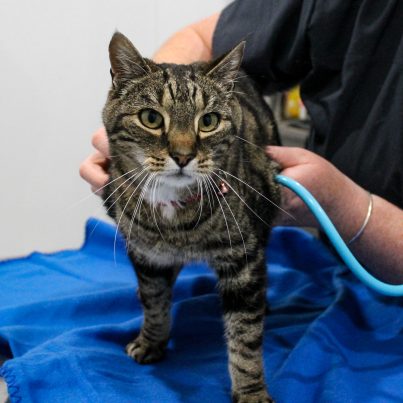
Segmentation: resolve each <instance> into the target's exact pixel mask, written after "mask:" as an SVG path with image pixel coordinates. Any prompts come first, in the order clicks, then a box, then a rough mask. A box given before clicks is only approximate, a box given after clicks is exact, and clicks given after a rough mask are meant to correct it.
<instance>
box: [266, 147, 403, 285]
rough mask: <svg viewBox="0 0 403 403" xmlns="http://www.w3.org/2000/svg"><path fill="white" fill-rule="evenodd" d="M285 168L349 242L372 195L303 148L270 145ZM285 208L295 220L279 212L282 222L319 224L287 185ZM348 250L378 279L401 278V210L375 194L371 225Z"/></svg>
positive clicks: (399, 281)
mask: <svg viewBox="0 0 403 403" xmlns="http://www.w3.org/2000/svg"><path fill="white" fill-rule="evenodd" d="M268 153H269V155H270V157H271V158H272V159H274V160H275V161H277V162H278V163H279V164H280V166H281V167H282V172H281V173H282V174H284V175H286V176H289V177H290V178H292V179H295V180H296V181H298V182H300V183H301V184H302V185H303V186H305V187H306V188H307V189H308V190H309V191H310V192H311V193H312V194H313V196H314V197H315V198H316V199H317V200H318V202H319V203H320V204H321V206H322V207H323V208H324V210H325V211H326V213H327V214H328V215H329V217H330V219H331V220H332V221H333V223H334V224H335V226H336V228H337V229H338V231H339V232H340V234H341V236H342V238H343V239H344V240H345V241H349V240H350V239H352V238H353V237H354V235H355V234H356V233H357V231H358V230H359V229H360V228H361V226H362V224H363V222H364V221H365V217H366V215H367V212H368V206H369V195H368V192H367V191H366V190H364V189H363V188H361V187H360V186H358V185H357V184H356V183H354V182H353V181H352V180H351V179H349V178H348V177H347V176H345V175H344V174H343V173H342V172H340V171H339V170H338V169H337V168H336V167H334V166H333V165H332V164H331V163H330V162H328V161H326V160H325V159H323V158H321V157H319V156H318V155H316V154H314V153H311V152H310V151H307V150H304V149H301V148H289V147H274V146H271V147H270V148H269V149H268ZM282 207H283V208H284V209H285V210H286V211H288V212H289V213H291V214H292V215H293V216H294V217H295V218H296V219H297V221H294V220H290V218H289V217H288V216H285V215H281V216H280V217H279V223H281V224H285V225H300V226H311V227H317V226H318V224H317V221H316V220H315V218H314V217H313V215H312V214H311V213H310V212H309V211H308V208H307V207H306V206H305V204H304V203H303V202H302V201H301V199H300V198H299V197H298V196H296V195H295V194H294V193H293V192H291V191H290V190H288V189H284V190H283V204H282ZM350 249H351V250H352V252H353V253H354V255H355V256H356V257H357V259H358V260H360V261H361V263H362V264H363V265H364V266H365V267H366V268H367V269H368V270H369V271H370V272H371V273H372V274H373V275H374V276H376V277H377V278H379V279H381V280H383V281H386V282H389V283H395V284H402V283H403V211H402V210H401V209H399V208H398V207H396V206H394V205H393V204H391V203H389V202H388V201H386V200H384V199H382V198H381V197H379V196H376V195H373V209H372V214H371V216H370V219H369V221H368V224H367V226H366V227H365V230H364V232H363V233H362V234H361V236H360V237H359V238H358V239H356V240H355V241H354V242H353V243H352V244H351V245H350Z"/></svg>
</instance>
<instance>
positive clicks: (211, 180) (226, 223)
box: [206, 176, 234, 254]
mask: <svg viewBox="0 0 403 403" xmlns="http://www.w3.org/2000/svg"><path fill="white" fill-rule="evenodd" d="M206 178H207V181H208V183H209V184H210V186H211V188H212V191H213V194H214V195H215V197H216V198H217V201H218V204H219V206H220V209H221V212H222V214H223V217H224V221H225V226H226V227H227V232H228V241H229V245H230V248H231V254H232V253H233V252H234V251H233V249H232V242H231V234H230V231H229V226H228V221H227V217H226V215H225V212H224V209H223V207H222V205H221V202H220V198H219V197H218V195H217V193H216V192H215V190H214V186H213V185H212V182H214V181H213V179H212V178H210V176H206Z"/></svg>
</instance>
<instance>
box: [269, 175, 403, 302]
mask: <svg viewBox="0 0 403 403" xmlns="http://www.w3.org/2000/svg"><path fill="white" fill-rule="evenodd" d="M275 180H276V182H277V183H279V184H281V185H283V186H285V187H287V188H289V189H291V190H292V191H293V192H294V193H295V194H296V195H297V196H299V197H300V198H301V199H302V201H303V202H304V203H305V204H306V205H307V206H308V208H309V210H310V211H311V212H312V214H313V215H314V216H315V217H316V219H317V220H318V221H319V224H320V225H321V227H322V229H323V231H324V232H325V233H326V235H327V236H328V237H329V240H330V241H331V243H332V244H333V246H334V248H335V249H336V251H337V252H338V254H339V255H340V257H341V258H342V260H343V261H344V263H345V264H346V266H347V267H348V268H349V269H350V270H351V271H352V272H353V273H354V274H355V275H356V276H357V277H358V278H359V279H360V280H361V281H362V282H363V283H364V284H366V285H367V286H368V287H370V288H372V289H373V290H375V291H377V292H379V293H381V294H384V295H388V296H392V297H401V296H403V284H398V285H395V284H387V283H384V282H382V281H380V280H378V279H377V278H375V277H374V276H372V275H371V274H369V273H368V272H367V270H366V269H365V268H364V267H363V266H362V265H361V264H360V263H359V262H358V260H357V259H356V258H355V257H354V255H353V254H352V253H351V251H350V249H349V248H348V247H347V245H346V244H345V242H344V241H343V239H342V238H341V236H340V234H339V233H338V232H337V230H336V228H335V226H334V225H333V223H332V222H331V221H330V218H329V217H328V216H327V214H326V213H325V211H324V210H323V208H322V207H321V206H320V204H319V203H318V202H317V200H316V199H315V198H314V197H313V196H312V194H311V193H310V192H309V191H308V190H307V189H306V188H304V187H303V186H302V185H301V184H300V183H298V182H296V181H295V180H293V179H291V178H289V177H287V176H284V175H277V176H276V177H275Z"/></svg>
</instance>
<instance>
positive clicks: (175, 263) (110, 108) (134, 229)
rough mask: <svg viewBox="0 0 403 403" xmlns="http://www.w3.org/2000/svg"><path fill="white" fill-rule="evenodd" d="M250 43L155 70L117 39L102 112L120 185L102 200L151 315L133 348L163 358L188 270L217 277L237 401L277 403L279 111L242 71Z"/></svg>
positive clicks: (142, 358)
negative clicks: (267, 373)
mask: <svg viewBox="0 0 403 403" xmlns="http://www.w3.org/2000/svg"><path fill="white" fill-rule="evenodd" d="M243 50H244V43H240V44H239V45H238V46H236V47H235V48H234V49H233V50H231V51H230V52H229V53H227V54H226V55H224V56H222V57H221V58H219V59H217V60H215V61H213V62H211V63H194V64H191V65H174V64H156V63H154V62H152V61H151V60H148V59H145V58H143V57H141V55H140V54H139V53H138V51H137V50H136V49H135V48H134V46H133V45H132V43H131V42H130V41H129V40H128V39H127V38H126V37H125V36H124V35H122V34H121V33H118V32H117V33H115V34H114V36H113V38H112V40H111V42H110V45H109V55H110V62H111V75H112V88H111V90H110V92H109V95H108V99H107V102H106V106H105V108H104V111H103V121H104V124H105V127H106V130H107V133H108V140H109V143H110V153H111V163H110V167H109V173H110V178H111V181H110V183H109V185H108V187H107V191H106V192H105V194H104V198H105V201H106V203H105V204H106V206H107V207H108V211H109V214H110V215H111V216H112V217H113V218H114V219H115V220H116V222H117V224H118V228H119V229H120V230H121V231H122V233H123V235H124V237H125V239H126V242H127V248H128V253H129V255H130V258H131V261H132V262H133V265H134V269H135V272H136V274H137V278H138V284H139V290H138V294H139V297H140V300H141V302H142V306H143V310H144V323H143V327H142V329H141V332H140V334H139V335H138V336H137V338H136V339H135V340H133V341H132V342H131V343H129V344H128V345H127V347H126V351H127V353H128V355H129V356H131V357H132V358H134V359H135V360H136V361H137V362H139V363H141V364H148V363H152V362H154V361H157V360H159V359H160V358H162V355H163V351H164V348H165V346H166V344H167V341H168V338H169V332H170V307H171V296H172V287H173V285H174V282H175V279H176V277H177V275H178V273H179V271H180V270H181V267H182V266H183V265H184V264H185V263H187V262H189V261H206V262H208V264H209V265H210V266H211V267H212V268H214V270H215V271H216V273H217V275H218V288H219V292H220V294H221V296H222V307H223V314H224V321H225V329H226V331H225V333H226V339H227V346H228V355H229V372H230V376H231V380H232V398H233V401H235V402H248V403H251V402H270V401H272V400H271V398H270V397H269V395H268V393H267V391H266V387H265V381H264V374H263V365H262V360H263V359H262V337H263V320H264V314H265V289H266V263H265V247H266V244H267V239H268V236H269V230H270V224H271V222H272V221H273V218H274V215H275V211H276V208H275V207H274V206H275V204H279V189H278V187H277V185H276V184H275V183H274V180H273V178H274V173H275V164H274V163H273V162H272V161H270V160H269V159H268V157H267V156H266V155H265V153H264V151H263V148H264V146H265V145H267V144H269V143H273V142H275V141H276V137H277V131H276V127H275V124H274V121H273V118H272V113H271V111H270V109H269V108H268V106H267V105H266V104H265V102H264V101H263V100H262V98H261V96H260V95H259V93H258V91H257V90H256V88H255V86H254V84H252V82H251V81H250V80H249V79H248V78H247V77H246V76H243V77H242V75H243V74H239V68H240V64H241V60H242V56H243Z"/></svg>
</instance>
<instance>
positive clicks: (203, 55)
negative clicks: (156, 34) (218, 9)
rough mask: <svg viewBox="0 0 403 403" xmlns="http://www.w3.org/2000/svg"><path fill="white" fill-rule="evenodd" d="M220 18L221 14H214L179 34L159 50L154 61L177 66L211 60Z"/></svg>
mask: <svg viewBox="0 0 403 403" xmlns="http://www.w3.org/2000/svg"><path fill="white" fill-rule="evenodd" d="M218 18H219V13H216V14H213V15H212V16H210V17H208V18H206V19H204V20H201V21H199V22H197V23H194V24H191V25H189V26H187V27H186V28H184V29H182V30H181V31H179V32H177V33H176V34H174V35H173V36H172V37H171V38H169V39H168V40H167V41H166V42H165V43H164V44H163V45H162V46H161V48H160V49H158V51H157V52H156V53H155V54H154V57H153V59H154V60H155V61H156V62H157V63H177V64H188V63H193V62H197V61H208V60H210V59H211V56H212V42H213V34H214V30H215V27H216V25H217V21H218Z"/></svg>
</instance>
